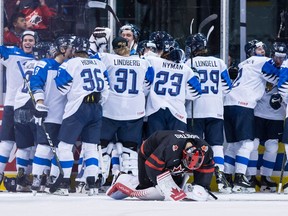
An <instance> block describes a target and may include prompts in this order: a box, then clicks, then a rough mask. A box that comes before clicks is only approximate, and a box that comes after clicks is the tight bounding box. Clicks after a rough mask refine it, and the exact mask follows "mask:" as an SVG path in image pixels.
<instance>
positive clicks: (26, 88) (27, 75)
mask: <svg viewBox="0 0 288 216" xmlns="http://www.w3.org/2000/svg"><path fill="white" fill-rule="evenodd" d="M32 73H33V71H30V70H28V71H26V72H25V75H24V76H25V79H26V80H27V81H28V82H29V80H30V77H31V75H32ZM21 92H23V93H27V92H28V86H27V85H26V82H25V83H24V85H23V88H22V89H21Z"/></svg>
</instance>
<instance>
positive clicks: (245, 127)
mask: <svg viewBox="0 0 288 216" xmlns="http://www.w3.org/2000/svg"><path fill="white" fill-rule="evenodd" d="M245 51H246V54H248V55H249V56H251V55H252V56H251V57H250V58H248V59H246V60H245V61H243V62H241V63H240V64H239V73H238V76H237V78H236V79H235V81H234V83H233V88H232V90H231V92H230V93H229V94H227V95H226V97H225V100H224V128H225V135H226V140H227V143H228V145H227V149H226V151H225V158H224V161H225V162H224V166H225V167H224V172H225V173H226V174H229V175H228V176H231V174H233V173H234V172H235V178H234V183H233V185H234V186H233V189H232V190H233V191H234V192H236V193H237V192H255V188H254V187H253V186H252V185H251V183H250V182H249V181H248V180H247V178H246V176H245V174H246V170H247V165H248V162H249V158H250V154H251V152H252V150H253V148H254V143H253V140H254V138H255V122H254V108H255V106H256V104H257V101H258V100H260V99H261V97H262V96H263V94H264V92H265V87H266V82H267V81H268V82H271V83H274V84H275V83H277V81H278V76H279V67H280V65H281V64H282V62H279V61H278V59H277V58H276V57H277V56H276V55H275V56H274V57H273V59H271V58H268V57H265V56H263V55H265V50H264V44H263V43H262V42H261V41H258V40H253V41H249V42H248V43H247V44H246V46H245Z"/></svg>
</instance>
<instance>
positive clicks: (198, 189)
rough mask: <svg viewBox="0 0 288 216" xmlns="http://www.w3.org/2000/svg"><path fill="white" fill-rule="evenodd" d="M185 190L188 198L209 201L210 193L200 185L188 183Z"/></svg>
mask: <svg viewBox="0 0 288 216" xmlns="http://www.w3.org/2000/svg"><path fill="white" fill-rule="evenodd" d="M184 191H185V193H186V194H187V198H186V199H188V200H192V201H207V200H208V199H209V193H208V192H207V191H206V190H205V188H204V187H202V186H200V185H192V184H190V183H188V184H186V185H185V186H184Z"/></svg>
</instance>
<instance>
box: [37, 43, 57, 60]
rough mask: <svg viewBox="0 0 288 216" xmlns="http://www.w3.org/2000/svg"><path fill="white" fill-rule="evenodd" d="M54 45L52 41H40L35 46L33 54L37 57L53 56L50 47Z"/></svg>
mask: <svg viewBox="0 0 288 216" xmlns="http://www.w3.org/2000/svg"><path fill="white" fill-rule="evenodd" d="M52 45H53V43H52V42H38V43H37V44H36V45H35V47H34V48H33V54H34V56H35V58H36V59H39V60H40V59H43V58H49V57H50V56H51V53H50V48H51V46H52Z"/></svg>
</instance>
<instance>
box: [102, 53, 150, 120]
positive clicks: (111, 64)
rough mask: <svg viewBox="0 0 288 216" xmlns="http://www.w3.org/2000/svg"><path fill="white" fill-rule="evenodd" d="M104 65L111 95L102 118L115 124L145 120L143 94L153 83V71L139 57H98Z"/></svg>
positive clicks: (105, 104)
mask: <svg viewBox="0 0 288 216" xmlns="http://www.w3.org/2000/svg"><path fill="white" fill-rule="evenodd" d="M99 57H100V59H101V61H102V62H103V63H104V64H105V65H106V67H107V71H108V77H109V85H110V89H109V90H110V92H109V96H108V98H107V101H106V102H105V103H104V105H103V116H104V117H106V118H110V119H114V120H133V119H139V118H142V117H143V116H145V93H148V91H149V88H150V85H151V83H152V82H153V77H154V70H153V68H152V67H151V66H150V64H149V62H147V61H146V60H144V59H141V58H139V56H138V55H133V56H128V57H124V56H120V55H115V54H109V53H101V54H99Z"/></svg>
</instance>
